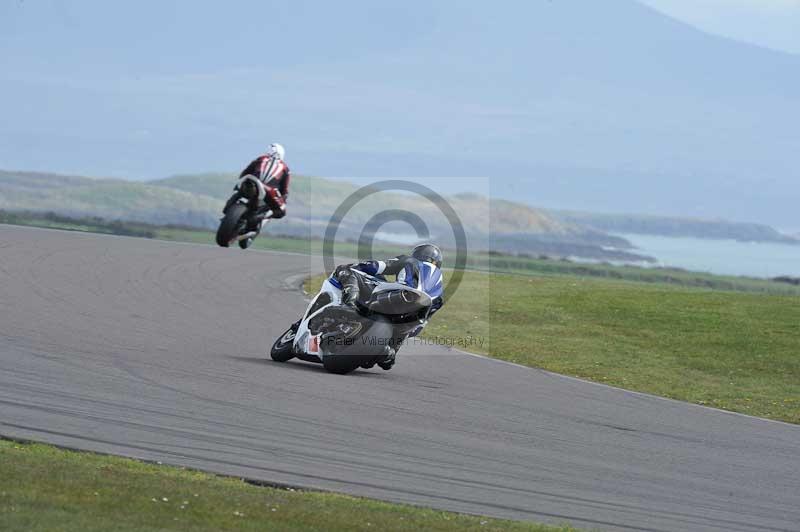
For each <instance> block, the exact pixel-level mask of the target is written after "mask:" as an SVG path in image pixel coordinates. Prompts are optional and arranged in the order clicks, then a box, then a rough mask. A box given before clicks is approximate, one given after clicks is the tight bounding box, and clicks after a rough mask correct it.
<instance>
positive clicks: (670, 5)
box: [640, 0, 800, 54]
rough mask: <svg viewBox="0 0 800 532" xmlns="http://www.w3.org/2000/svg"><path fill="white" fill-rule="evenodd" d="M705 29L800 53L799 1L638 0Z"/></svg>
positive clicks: (776, 48) (733, 37)
mask: <svg viewBox="0 0 800 532" xmlns="http://www.w3.org/2000/svg"><path fill="white" fill-rule="evenodd" d="M640 1H641V2H642V3H644V4H647V5H649V6H651V7H654V8H656V9H658V10H660V11H662V12H664V13H666V14H668V15H670V16H673V17H675V18H677V19H680V20H683V21H685V22H688V23H690V24H692V25H694V26H697V27H698V28H701V29H703V30H705V31H708V32H711V33H715V34H718V35H722V36H725V37H730V38H732V39H738V40H741V41H745V42H750V43H753V44H758V45H760V46H766V47H768V48H773V49H775V50H782V51H785V52H792V53H797V54H800V0H640Z"/></svg>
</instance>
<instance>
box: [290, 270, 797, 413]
mask: <svg viewBox="0 0 800 532" xmlns="http://www.w3.org/2000/svg"><path fill="white" fill-rule="evenodd" d="M321 280H322V278H321V277H316V278H314V279H312V280H310V281H309V282H308V283H307V284H306V290H307V291H309V292H313V291H315V290H316V289H317V288H318V286H319V284H320V283H321ZM425 336H427V337H428V338H433V337H437V336H438V337H444V338H451V339H452V338H457V339H461V338H464V337H473V338H478V339H482V340H484V343H483V344H482V345H481V344H472V345H470V346H469V350H472V351H475V352H479V353H484V354H488V355H490V356H493V357H496V358H500V359H503V360H508V361H511V362H516V363H519V364H524V365H527V366H532V367H539V368H544V369H547V370H551V371H554V372H557V373H562V374H565V375H572V376H576V377H580V378H584V379H589V380H593V381H596V382H602V383H606V384H610V385H614V386H619V387H622V388H626V389H630V390H638V391H642V392H647V393H652V394H656V395H661V396H664V397H671V398H674V399H680V400H683V401H690V402H694V403H698V404H704V405H708V406H713V407H717V408H722V409H726V410H731V411H735V412H742V413H746V414H752V415H756V416H762V417H767V418H771V419H777V420H782V421H788V422H791V423H800V299H798V298H797V297H796V296H777V295H766V294H752V293H742V292H724V291H713V290H705V289H697V288H680V287H674V286H668V285H650V284H643V283H635V282H626V281H612V280H604V279H587V278H578V277H566V276H560V277H559V276H551V277H533V276H514V275H501V274H481V273H474V272H468V273H467V274H466V275H465V277H464V282H463V283H462V285H461V287H460V288H459V290H458V292H457V293H456V294H455V296H454V297H453V299H452V300H451V301H450V302H448V304H447V305H446V306H445V307H444V309H442V311H440V312H439V313H438V314H437V315H436V316H435V318H434V319H433V320H431V323H430V325H429V326H428V328H427V329H426V331H425Z"/></svg>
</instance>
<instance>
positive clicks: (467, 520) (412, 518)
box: [0, 440, 574, 532]
mask: <svg viewBox="0 0 800 532" xmlns="http://www.w3.org/2000/svg"><path fill="white" fill-rule="evenodd" d="M0 530H8V531H17V530H19V531H22V530H26V531H27V530H42V531H45V530H46V531H49V532H57V531H81V532H91V531H108V530H116V531H121V532H127V531H131V532H132V531H156V530H187V531H204V530H208V531H219V530H282V531H283V530H286V531H304V530H326V531H329V530H330V531H335V530H342V531H351V530H364V531H378V530H409V531H412V530H436V531H456V530H459V531H461V530H474V531H478V530H480V531H485V530H519V531H523V530H525V531H540V532H545V531H556V530H562V531H567V530H574V529H571V528H554V527H544V526H539V525H535V524H531V523H521V522H513V521H503V520H496V519H489V518H484V517H476V516H467V515H461V514H455V513H449V512H442V511H437V510H430V509H424V508H418V507H414V506H407V505H400V504H390V503H385V502H379V501H375V500H370V499H363V498H356V497H349V496H345V495H337V494H333V493H320V492H311V491H294V490H291V491H290V490H286V489H276V488H266V487H259V486H254V485H252V484H248V483H246V482H243V481H242V480H239V479H233V478H225V477H218V476H214V475H210V474H207V473H201V472H197V471H191V470H185V469H181V468H175V467H169V466H159V465H154V464H148V463H143V462H138V461H135V460H129V459H124V458H117V457H112V456H102V455H96V454H92V453H84V452H72V451H65V450H61V449H57V448H55V447H51V446H48V445H40V444H21V443H16V442H11V441H6V440H0Z"/></svg>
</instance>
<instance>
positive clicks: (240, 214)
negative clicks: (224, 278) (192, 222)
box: [217, 175, 272, 249]
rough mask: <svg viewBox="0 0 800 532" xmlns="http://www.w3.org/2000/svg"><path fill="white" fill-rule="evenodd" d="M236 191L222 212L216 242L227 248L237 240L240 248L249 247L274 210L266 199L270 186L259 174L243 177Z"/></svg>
mask: <svg viewBox="0 0 800 532" xmlns="http://www.w3.org/2000/svg"><path fill="white" fill-rule="evenodd" d="M234 191H235V192H234V193H233V195H232V196H231V197H230V199H228V202H227V203H226V204H225V209H223V211H222V213H223V217H222V219H221V220H220V224H219V228H218V229H217V244H218V245H219V246H222V247H224V248H226V247H228V246H230V245H232V244H233V243H235V242H238V243H239V247H240V248H242V249H247V248H248V247H250V244H252V243H253V239H254V238H255V237H256V236H257V235H258V233H259V232H260V231H261V225H262V224H263V222H264V220H268V219H269V218H270V217H271V216H272V211H271V210H270V209H269V208H268V207H267V206H266V203H265V202H264V198H265V197H266V195H267V189H266V187H265V186H264V183H262V182H261V180H260V179H258V178H257V177H256V176H253V175H246V176H244V177H242V178H241V179H240V180H239V182H238V183H237V184H236V186H235V187H234Z"/></svg>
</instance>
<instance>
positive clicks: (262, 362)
mask: <svg viewBox="0 0 800 532" xmlns="http://www.w3.org/2000/svg"><path fill="white" fill-rule="evenodd" d="M225 357H226V358H229V359H231V360H235V361H237V362H241V363H247V364H252V365H258V366H262V367H269V368H270V370H273V369H275V370H279V371H284V370H288V371H310V372H313V373H325V374H326V375H330V376H331V377H336V376H337V375H335V374H332V373H330V372H328V371H327V370H326V369H325V368H324V367H322V366H321V365H319V364H312V363H310V362H304V361H302V360H290V361H288V362H275V361H274V360H270V359H268V358H260V357H246V356H239V355H225ZM384 376H388V372H385V371H380V370H379V371H374V370H372V369H364V368H359V369H356V370H355V371H353V372H351V373H348V374H347V375H342V377H384Z"/></svg>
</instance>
